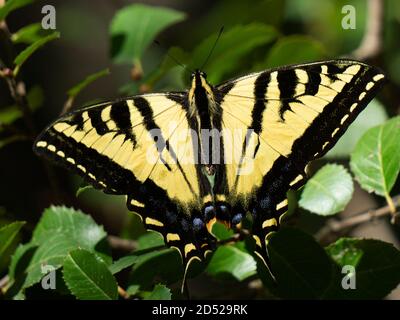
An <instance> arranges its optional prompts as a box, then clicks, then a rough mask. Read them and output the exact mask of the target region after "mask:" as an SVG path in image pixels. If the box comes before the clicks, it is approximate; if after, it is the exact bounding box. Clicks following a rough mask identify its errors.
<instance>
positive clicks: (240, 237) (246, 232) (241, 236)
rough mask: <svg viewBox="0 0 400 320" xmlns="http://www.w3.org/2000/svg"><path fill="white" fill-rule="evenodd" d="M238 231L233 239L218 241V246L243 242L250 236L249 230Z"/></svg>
mask: <svg viewBox="0 0 400 320" xmlns="http://www.w3.org/2000/svg"><path fill="white" fill-rule="evenodd" d="M237 231H238V232H237V233H235V234H234V235H233V236H232V237H230V238H228V239H224V240H219V241H217V245H224V244H230V243H235V242H238V241H241V240H243V239H244V238H246V237H247V236H248V235H249V234H250V232H249V230H247V229H238V230H237Z"/></svg>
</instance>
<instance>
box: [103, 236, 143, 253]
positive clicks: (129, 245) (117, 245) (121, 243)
mask: <svg viewBox="0 0 400 320" xmlns="http://www.w3.org/2000/svg"><path fill="white" fill-rule="evenodd" d="M107 240H108V243H109V244H110V247H111V248H113V249H117V250H123V251H129V252H130V251H133V250H135V249H137V247H138V244H137V242H136V241H134V240H128V239H122V238H119V237H116V236H111V235H110V236H108V237H107Z"/></svg>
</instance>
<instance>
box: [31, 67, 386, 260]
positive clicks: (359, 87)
mask: <svg viewBox="0 0 400 320" xmlns="http://www.w3.org/2000/svg"><path fill="white" fill-rule="evenodd" d="M384 81H385V77H384V75H383V74H382V73H381V71H380V70H378V69H377V68H374V67H371V66H369V65H367V64H364V63H361V62H357V61H351V60H332V61H323V62H316V63H310V64H302V65H293V66H287V67H283V68H277V69H271V70H266V71H262V72H258V73H253V74H250V75H247V76H244V77H240V78H237V79H234V80H230V81H227V82H225V83H223V84H221V85H218V86H212V85H211V84H209V83H208V82H207V80H206V75H205V74H204V73H203V72H201V71H199V70H196V71H195V72H194V73H193V74H192V77H191V87H190V88H189V90H188V91H185V92H169V93H159V94H146V95H139V96H134V97H130V98H126V99H122V100H118V101H112V102H106V103H102V104H98V105H94V106H90V107H87V108H84V109H81V110H78V111H74V112H72V113H70V114H68V115H64V116H62V117H61V118H59V119H57V120H56V121H55V122H54V123H53V124H51V125H50V126H49V127H48V128H47V129H46V130H44V131H43V133H42V134H41V135H40V136H39V137H38V138H37V140H36V142H35V146H34V149H35V151H36V152H37V153H38V154H39V155H42V156H45V157H47V158H50V159H52V160H55V161H56V162H57V163H59V164H62V165H64V166H66V167H68V168H70V169H72V170H74V171H75V172H77V173H79V174H80V175H82V176H83V177H84V178H85V179H86V180H88V181H89V182H90V183H91V184H93V185H94V186H95V187H97V188H99V189H102V190H104V191H105V192H107V193H112V194H124V195H126V196H127V206H128V208H129V209H130V210H131V211H134V212H136V213H138V214H139V215H140V216H141V217H142V220H143V223H144V224H145V226H146V227H147V228H148V229H151V230H155V231H158V232H160V233H161V234H162V235H163V236H164V239H165V242H166V244H167V245H168V246H171V247H175V248H177V249H178V250H179V252H180V253H181V255H182V258H183V262H184V263H185V265H188V264H189V263H190V262H191V261H193V260H194V259H200V260H202V259H204V258H205V256H206V255H207V254H208V253H210V252H212V250H213V249H214V248H215V244H216V240H215V238H214V236H213V235H212V232H211V229H212V226H213V224H214V223H215V222H216V221H220V222H222V223H224V224H225V225H226V226H228V227H238V226H240V223H241V222H242V220H243V219H244V217H245V216H246V214H248V213H250V215H251V217H252V230H251V234H252V237H253V238H254V240H255V243H256V251H255V252H256V253H257V255H258V256H259V257H260V258H261V259H262V260H263V261H264V262H265V263H266V264H267V265H268V254H267V249H266V248H267V241H268V235H269V234H270V233H271V232H272V231H275V230H278V228H279V225H280V222H281V221H280V220H281V218H282V215H283V214H284V213H285V212H286V210H287V199H286V193H287V191H288V190H289V189H298V188H299V187H300V186H302V185H303V184H304V182H305V178H306V175H305V168H306V166H307V165H308V163H309V162H310V161H312V160H314V159H317V158H319V157H321V156H323V155H324V154H325V153H326V152H327V151H328V150H329V149H330V148H332V146H333V145H334V144H335V143H336V141H337V140H338V139H339V137H340V136H341V135H342V134H343V133H344V132H345V130H346V128H347V127H348V126H349V125H350V123H351V122H352V121H353V120H354V119H355V118H356V116H357V115H358V114H359V113H360V112H361V111H362V110H363V109H364V108H365V106H366V105H367V104H368V102H369V101H370V100H371V99H372V98H373V97H374V96H375V94H376V92H377V90H378V89H379V88H380V87H381V86H382V85H383V83H384Z"/></svg>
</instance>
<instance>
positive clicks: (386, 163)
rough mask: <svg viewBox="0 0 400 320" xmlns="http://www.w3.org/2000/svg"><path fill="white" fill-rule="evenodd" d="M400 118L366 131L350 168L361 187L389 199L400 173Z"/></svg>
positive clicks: (352, 155) (355, 151)
mask: <svg viewBox="0 0 400 320" xmlns="http://www.w3.org/2000/svg"><path fill="white" fill-rule="evenodd" d="M399 136H400V117H395V118H393V119H391V120H389V121H387V122H386V123H384V124H382V125H380V126H377V127H375V128H372V129H370V130H368V131H367V132H366V133H365V134H364V135H363V136H362V138H361V139H360V140H359V141H358V143H357V145H356V148H355V149H354V152H353V153H352V154H351V160H350V167H351V170H352V171H353V173H354V175H355V177H356V179H357V181H358V182H359V183H360V184H361V187H362V188H363V189H365V190H367V191H368V192H375V193H376V194H378V195H381V196H385V197H386V198H388V197H389V193H390V191H391V190H392V188H393V185H394V183H395V182H396V179H397V176H398V174H399V171H400V139H399Z"/></svg>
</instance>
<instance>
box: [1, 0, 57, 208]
mask: <svg viewBox="0 0 400 320" xmlns="http://www.w3.org/2000/svg"><path fill="white" fill-rule="evenodd" d="M2 5H4V2H1V1H0V6H2ZM0 27H1V29H2V30H3V32H5V34H6V35H7V38H6V39H3V40H4V46H3V44H2V47H5V48H8V49H9V50H10V51H13V49H14V48H13V46H12V42H11V33H10V32H9V31H8V27H7V24H6V22H5V21H1V25H0ZM3 64H4V63H2V65H3ZM0 76H1V77H2V78H3V79H5V81H6V82H7V85H8V88H9V90H10V93H11V96H12V98H13V99H14V101H15V102H16V104H17V107H18V108H19V109H20V110H21V113H22V118H23V120H24V122H25V125H26V127H27V130H28V132H29V136H30V138H31V139H32V140H33V139H34V138H35V136H36V135H37V131H36V128H35V124H34V121H33V116H32V112H31V109H30V107H29V102H28V100H27V98H26V90H25V83H24V82H23V81H18V79H17V78H16V77H15V75H14V73H13V71H12V70H11V69H9V68H4V69H3V70H1V74H0ZM41 162H42V165H43V168H44V171H45V172H46V175H47V178H48V181H49V183H50V186H51V188H52V190H53V194H54V197H55V200H60V194H61V193H60V189H59V184H58V181H57V179H56V175H55V172H54V170H53V168H52V167H50V166H49V165H48V163H47V162H45V161H44V160H42V161H41Z"/></svg>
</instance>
